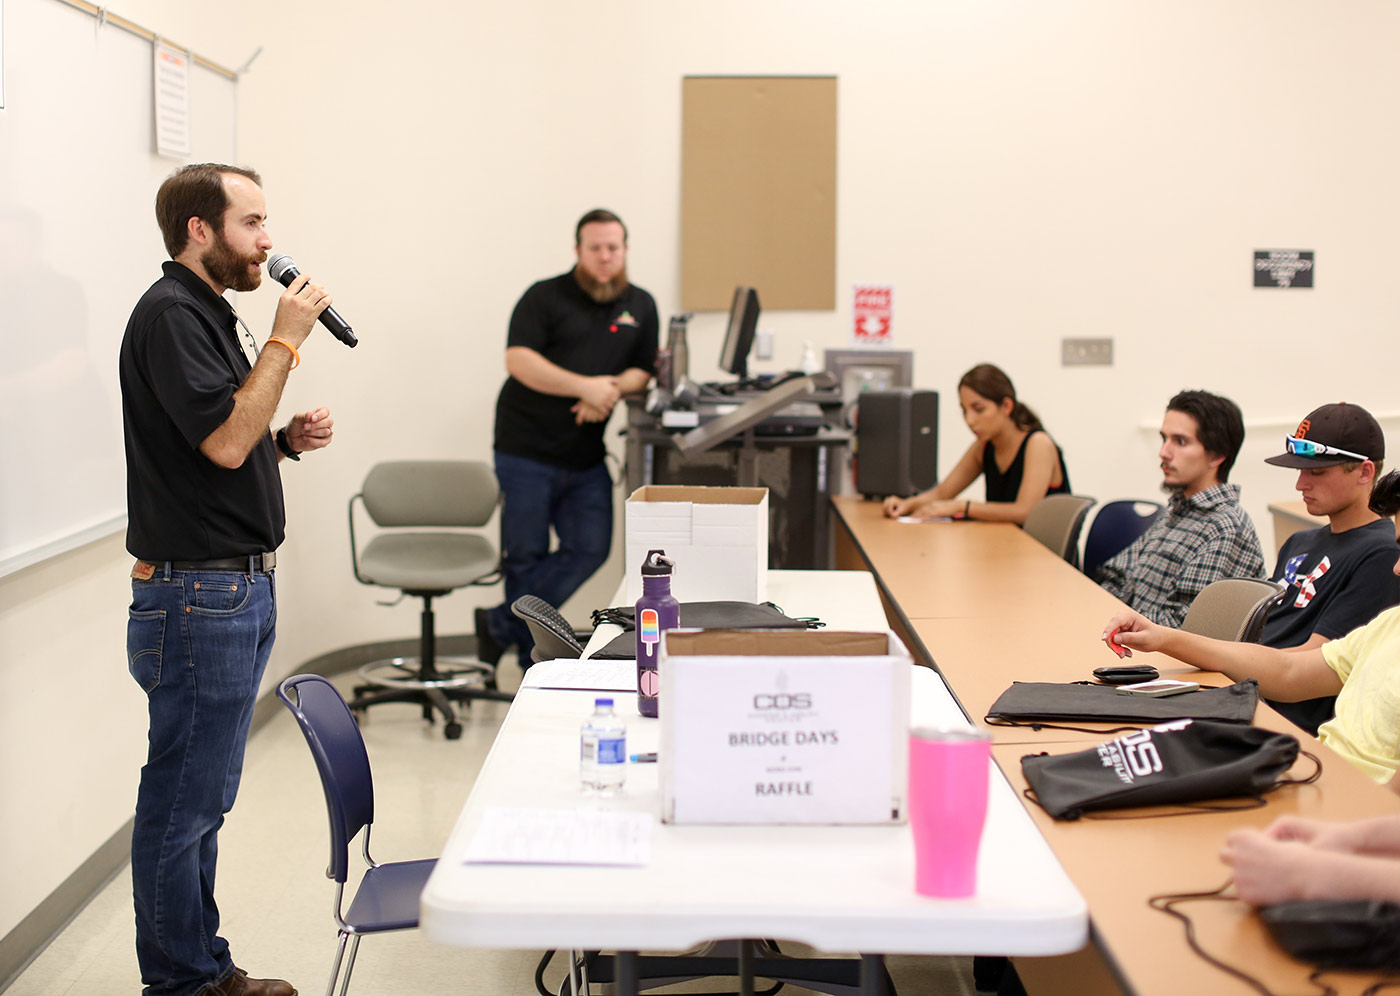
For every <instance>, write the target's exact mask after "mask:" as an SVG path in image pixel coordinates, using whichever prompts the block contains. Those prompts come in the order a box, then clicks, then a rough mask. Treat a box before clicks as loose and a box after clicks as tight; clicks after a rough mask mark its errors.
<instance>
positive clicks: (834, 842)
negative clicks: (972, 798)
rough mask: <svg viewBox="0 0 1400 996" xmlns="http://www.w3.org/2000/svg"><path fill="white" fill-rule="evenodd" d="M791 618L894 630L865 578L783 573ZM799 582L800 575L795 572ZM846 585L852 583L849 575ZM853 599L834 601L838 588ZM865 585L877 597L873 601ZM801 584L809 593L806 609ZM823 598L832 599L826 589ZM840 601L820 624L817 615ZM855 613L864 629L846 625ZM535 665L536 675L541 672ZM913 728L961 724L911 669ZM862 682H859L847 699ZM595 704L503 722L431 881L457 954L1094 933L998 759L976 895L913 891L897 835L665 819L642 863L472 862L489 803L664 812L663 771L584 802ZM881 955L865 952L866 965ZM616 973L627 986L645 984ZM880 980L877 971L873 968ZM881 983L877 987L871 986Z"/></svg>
mask: <svg viewBox="0 0 1400 996" xmlns="http://www.w3.org/2000/svg"><path fill="white" fill-rule="evenodd" d="M772 574H773V575H792V577H791V578H786V577H785V578H782V579H777V578H775V580H778V581H780V582H783V581H786V582H788V583H787V584H783V583H779V584H778V585H777V588H778V589H779V591H776V592H774V594H775V595H779V594H780V595H781V597H783V598H784V599H785V600H786V603H790V604H785V603H784V602H780V604H783V605H784V608H785V609H787V610H788V613H789V614H790V615H808V614H817V615H823V617H824V618H827V619H828V621H829V622H830V623H831V624H832V625H833V626H835V627H842V628H844V627H849V628H866V629H874V628H879V629H883V628H884V625H883V624H884V617H883V613H882V612H880V613H879V615H878V617H877V618H875V619H872V618H871V616H870V614H869V613H870V606H871V604H872V603H873V605H874V606H875V607H876V610H877V611H878V606H879V599H878V596H877V595H876V594H875V589H874V585H873V582H872V581H871V580H870V577H869V575H867V574H863V573H861V572H818V571H813V572H772ZM798 575H801V577H798ZM842 575H845V576H844V577H843V576H842ZM843 585H844V586H845V588H846V589H847V590H846V591H845V592H844V593H841V594H838V595H837V596H836V597H834V598H833V597H832V593H833V592H840V589H841V587H842V586H843ZM863 586H864V587H868V595H869V597H868V598H867V597H866V595H864V594H860V591H861V590H862V589H863ZM804 590H811V591H812V592H814V594H813V595H812V597H811V598H810V599H807V600H804V599H803V598H802V595H803V592H804ZM818 591H820V594H816V592H818ZM819 603H821V604H823V605H825V606H827V608H826V611H825V613H822V612H817V611H813V609H812V608H809V606H813V607H814V606H816V605H817V604H819ZM845 616H851V618H844V617H845ZM538 666H540V665H537V667H538ZM913 678H914V681H913V689H914V693H913V704H912V709H911V712H912V714H913V715H912V716H911V719H912V721H913V722H914V723H916V724H930V723H932V724H938V723H942V724H949V723H966V719H965V718H964V717H963V714H962V712H961V710H960V709H959V707H958V706H957V704H956V702H955V701H954V700H953V697H952V695H951V694H950V693H949V692H948V690H947V688H946V686H945V685H944V684H943V681H942V679H941V678H940V677H939V676H938V675H937V674H936V673H935V672H933V671H931V670H929V669H928V668H923V667H917V666H916V667H915V668H914V675H913ZM858 693H859V689H858V688H853V689H852V694H858ZM596 694H597V693H596V692H593V691H583V690H557V689H546V688H535V687H524V688H522V689H521V690H520V692H519V694H518V695H517V697H516V699H515V702H514V703H513V705H512V706H511V708H510V711H509V713H508V714H507V716H506V719H505V722H504V723H503V724H502V727H501V731H500V733H499V735H498V736H497V738H496V742H495V744H494V745H493V746H492V748H491V751H490V754H489V755H488V756H487V759H486V762H485V765H484V766H483V768H482V770H481V773H480V775H479V776H478V778H477V781H476V784H475V786H474V787H473V789H472V792H471V794H470V795H469V796H468V798H467V801H466V804H465V806H464V808H463V810H462V815H461V817H460V818H459V820H458V821H457V825H456V827H455V828H454V829H453V831H452V834H451V836H450V838H449V839H448V841H447V844H446V846H445V847H444V849H443V853H442V856H441V858H440V859H439V861H438V864H437V867H436V869H435V870H434V871H433V874H432V877H431V878H429V880H428V884H427V886H426V888H425V889H424V891H423V898H422V909H421V913H422V920H421V926H422V929H423V930H424V932H425V933H426V935H427V936H428V937H429V938H431V939H433V940H435V941H439V942H442V943H445V944H456V945H463V946H468V947H499V948H517V949H518V948H527V949H529V948H558V949H578V950H600V951H618V952H637V951H678V950H684V949H687V948H690V947H692V946H694V945H697V944H701V943H703V942H707V941H715V940H726V939H738V938H772V939H775V940H791V941H797V942H801V943H804V944H808V945H811V946H812V947H814V948H817V949H819V950H822V951H827V952H863V953H866V954H868V955H875V954H876V953H878V954H880V955H884V954H944V955H957V954H1008V955H1053V954H1064V953H1067V952H1071V951H1076V950H1078V949H1079V948H1081V947H1082V946H1083V945H1084V943H1085V941H1086V938H1087V929H1088V926H1087V924H1088V919H1087V914H1086V909H1085V904H1084V900H1083V899H1082V897H1081V896H1080V895H1079V893H1078V891H1077V890H1076V889H1075V887H1074V885H1073V884H1072V883H1071V882H1070V881H1069V879H1068V877H1067V876H1066V874H1065V872H1064V871H1063V870H1062V869H1061V867H1060V865H1059V862H1058V861H1057V860H1056V859H1055V857H1054V856H1053V854H1052V853H1051V851H1050V849H1049V847H1048V845H1047V844H1046V843H1045V840H1044V839H1043V838H1042V837H1041V835H1040V832H1039V831H1038V830H1037V829H1036V827H1035V825H1034V824H1033V822H1032V821H1031V819H1030V817H1029V815H1028V814H1027V813H1026V812H1025V810H1024V809H1023V808H1022V806H1021V803H1020V801H1019V800H1018V799H1017V797H1016V796H1015V794H1014V793H1013V791H1012V789H1011V787H1010V786H1009V785H1008V784H1007V782H1006V781H1005V779H1004V778H1003V777H1002V775H1001V773H1000V771H999V770H998V769H997V768H996V766H995V765H993V766H991V770H990V772H989V777H990V779H991V787H990V788H991V790H990V793H989V804H988V814H987V826H986V831H985V834H984V837H983V841H982V848H981V856H980V859H979V862H978V889H977V894H976V895H975V896H973V897H971V898H968V899H959V900H940V899H930V898H926V897H923V896H920V895H918V894H916V893H915V892H914V887H913V882H914V855H913V842H912V838H911V836H910V832H909V828H908V827H907V826H904V825H898V826H867V827H860V826H801V827H799V826H675V825H669V824H662V823H660V822H659V820H658V821H657V823H656V824H655V825H654V827H653V830H652V841H651V858H650V862H649V863H648V864H647V865H646V866H645V867H640V868H618V867H577V866H575V867H561V866H540V865H481V864H473V865H468V864H466V863H465V861H464V854H465V852H466V849H467V846H468V844H469V843H470V841H471V840H472V837H473V835H474V834H475V832H476V830H477V828H478V826H479V825H480V824H481V821H482V817H483V815H484V813H485V811H486V809H487V808H488V807H495V806H501V807H515V808H541V809H564V808H575V807H598V808H601V809H614V810H637V811H641V812H645V813H649V814H653V815H654V816H655V814H658V813H659V811H660V801H659V792H658V786H657V768H656V765H654V764H632V765H629V766H628V772H627V784H626V787H625V789H624V791H623V792H622V793H621V794H619V795H617V796H615V797H612V798H607V799H598V798H591V797H585V796H583V795H582V794H581V793H580V789H579V775H578V731H579V726H580V724H581V723H582V722H583V720H584V718H585V717H586V716H587V714H588V713H589V712H590V711H591V708H592V702H593V698H594V697H595V695H596ZM613 695H614V698H615V700H616V701H617V709H618V712H619V714H620V715H622V716H623V717H624V718H625V719H626V720H627V725H628V731H627V732H628V749H629V751H630V752H643V751H654V750H656V748H657V743H658V740H659V722H658V721H657V720H650V719H644V718H642V717H641V716H640V715H639V714H638V713H637V709H636V698H635V694H633V693H613ZM868 960H869V959H867V961H868ZM627 964H630V962H620V963H619V973H620V974H619V982H620V983H621V984H622V985H623V991H628V990H627V989H626V986H627V985H628V984H629V983H631V984H634V980H632V979H630V978H628V970H627V968H626V965H627ZM864 977H871V978H872V979H873V973H870V972H866V973H863V978H864ZM873 986H874V983H873V981H872V982H871V988H869V989H868V991H869V992H872V993H873V992H876V991H877V990H876V989H875V988H874V987H873Z"/></svg>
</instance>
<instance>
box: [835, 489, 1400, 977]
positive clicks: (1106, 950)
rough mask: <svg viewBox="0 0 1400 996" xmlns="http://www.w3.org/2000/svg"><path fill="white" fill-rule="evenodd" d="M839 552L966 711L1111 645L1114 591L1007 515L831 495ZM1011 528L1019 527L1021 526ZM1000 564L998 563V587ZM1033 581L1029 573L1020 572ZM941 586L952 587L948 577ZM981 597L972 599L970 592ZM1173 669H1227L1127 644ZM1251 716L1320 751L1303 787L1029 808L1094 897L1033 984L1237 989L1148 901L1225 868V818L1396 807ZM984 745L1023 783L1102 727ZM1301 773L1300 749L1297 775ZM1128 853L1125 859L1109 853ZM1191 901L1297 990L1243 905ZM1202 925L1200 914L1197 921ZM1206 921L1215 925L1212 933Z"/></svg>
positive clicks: (1246, 953) (1224, 935)
mask: <svg viewBox="0 0 1400 996" xmlns="http://www.w3.org/2000/svg"><path fill="white" fill-rule="evenodd" d="M833 504H834V507H835V511H836V520H837V530H838V531H837V534H836V536H835V537H834V541H835V550H836V560H837V563H838V564H839V565H841V566H843V567H848V568H853V567H858V566H868V567H869V568H870V569H871V570H872V571H873V572H874V573H875V575H876V581H877V583H878V584H879V587H880V591H881V595H882V597H883V598H884V599H885V602H886V605H885V610H886V614H887V616H888V617H889V618H890V619H892V620H893V621H894V622H895V623H896V624H897V625H898V626H901V627H903V628H904V629H905V630H906V631H907V633H908V634H909V636H908V639H907V641H906V642H908V643H909V645H910V648H911V650H914V651H915V652H917V653H918V654H919V655H920V656H922V657H923V658H924V660H925V661H926V662H927V663H929V664H931V665H936V667H937V668H938V670H939V671H940V672H941V673H942V674H943V676H944V678H945V680H946V681H947V683H948V685H949V687H950V688H951V690H952V691H953V693H954V694H955V695H956V696H957V697H958V699H959V701H960V702H961V703H962V705H963V706H964V708H965V709H966V710H967V712H968V714H969V715H971V716H973V717H974V718H977V719H980V718H981V717H982V716H984V715H985V714H986V711H987V707H988V706H990V705H991V703H992V701H993V700H994V699H995V698H996V696H997V695H999V694H1000V693H1001V691H1002V690H1004V689H1005V688H1006V687H1007V686H1008V685H1010V684H1011V682H1012V681H1017V680H1019V681H1076V680H1082V679H1084V678H1086V677H1088V675H1089V672H1090V671H1091V670H1092V669H1093V668H1094V667H1098V666H1099V665H1100V664H1106V663H1112V661H1113V660H1114V658H1113V657H1112V655H1111V654H1109V652H1108V651H1107V649H1105V648H1104V647H1103V645H1102V643H1100V642H1099V635H1100V633H1102V631H1103V625H1104V623H1105V622H1107V621H1108V619H1109V618H1110V617H1111V616H1112V614H1113V613H1114V612H1115V611H1117V609H1118V608H1120V607H1121V605H1120V603H1119V602H1118V600H1117V599H1115V598H1113V597H1112V596H1110V595H1108V594H1107V592H1105V591H1103V589H1101V588H1099V587H1098V586H1097V585H1096V584H1094V583H1093V582H1092V581H1090V580H1089V579H1088V578H1086V577H1084V576H1083V575H1082V574H1080V573H1079V572H1078V571H1074V570H1073V569H1069V570H1068V571H1066V570H1065V568H1067V567H1068V565H1067V564H1065V563H1064V562H1063V561H1061V560H1060V559H1059V558H1057V557H1055V556H1054V554H1052V553H1050V551H1048V550H1046V549H1045V548H1044V547H1042V546H1040V545H1039V544H1038V543H1035V542H1034V541H1033V540H1031V539H1030V537H1028V536H1025V535H1024V534H1021V531H1020V530H1017V529H1015V527H1013V526H1004V525H996V524H991V523H926V524H919V525H905V524H901V523H896V522H894V521H892V520H889V519H886V518H885V517H884V515H883V513H882V512H881V510H880V507H879V506H878V505H875V504H874V503H870V502H863V501H860V500H858V499H855V498H847V497H839V498H837V499H835V500H834V503H833ZM1014 534H1020V535H1019V537H1018V536H1017V535H1014ZM998 575H1000V577H999V580H1000V583H999V584H998V583H997V582H998ZM1027 578H1031V579H1034V582H1035V583H1031V584H1028V583H1027V582H1026V580H1025V579H1027ZM944 589H961V590H947V591H945V590H944ZM974 591H975V592H976V593H977V594H978V596H980V598H982V599H984V600H985V601H983V602H981V603H980V604H979V603H978V601H977V599H975V598H973V597H972V596H971V595H970V594H969V593H970V592H974ZM1135 660H1141V661H1142V662H1144V663H1151V664H1154V665H1156V666H1157V667H1158V668H1159V669H1161V671H1162V673H1163V674H1164V675H1166V676H1169V677H1178V676H1189V677H1190V678H1191V680H1194V681H1201V682H1202V684H1223V683H1225V682H1226V681H1227V680H1228V679H1225V678H1224V676H1222V675H1218V674H1215V673H1213V672H1201V671H1197V670H1196V669H1195V668H1189V667H1185V666H1183V665H1181V664H1179V663H1177V662H1176V661H1173V660H1172V659H1170V658H1167V657H1163V656H1161V655H1158V654H1143V655H1138V657H1136V658H1135ZM1255 723H1256V724H1257V725H1259V726H1263V727H1267V728H1270V729H1275V730H1286V731H1288V732H1290V733H1291V734H1293V735H1294V736H1296V737H1297V738H1298V740H1299V741H1300V743H1301V745H1302V747H1303V749H1304V750H1307V751H1310V752H1312V753H1314V754H1316V755H1318V756H1319V757H1320V758H1321V759H1322V762H1323V774H1322V777H1321V778H1320V779H1319V780H1318V781H1317V782H1316V783H1315V784H1313V785H1308V786H1297V787H1291V788H1286V789H1282V790H1280V791H1278V792H1275V793H1273V794H1271V795H1269V796H1268V797H1267V805H1266V806H1265V807H1264V808H1262V809H1258V810H1252V811H1249V812H1244V813H1230V814H1209V815H1199V816H1188V817H1178V818H1170V819H1158V820H1152V819H1147V820H1126V821H1125V820H1113V821H1093V820H1081V821H1079V822H1073V823H1064V822H1056V821H1054V820H1051V819H1050V818H1049V817H1048V816H1046V815H1045V814H1044V813H1043V812H1041V811H1040V810H1039V809H1038V807H1034V806H1029V807H1028V808H1030V809H1031V812H1032V815H1033V817H1034V818H1035V821H1036V823H1037V825H1038V826H1039V827H1040V828H1041V830H1042V832H1043V833H1044V834H1045V836H1046V839H1047V840H1048V841H1049V843H1050V845H1051V848H1052V849H1053V850H1054V851H1055V854H1056V856H1057V857H1058V858H1059V859H1060V861H1061V863H1062V864H1063V865H1064V867H1065V869H1066V870H1067V871H1068V872H1069V874H1070V877H1071V878H1072V879H1073V880H1074V882H1075V884H1076V885H1077V886H1078V887H1079V888H1080V889H1081V890H1082V891H1083V892H1084V895H1085V899H1086V900H1087V902H1088V903H1089V912H1090V918H1091V921H1092V924H1093V928H1092V932H1093V938H1094V941H1095V944H1094V945H1093V946H1092V947H1091V948H1088V949H1086V950H1085V951H1084V952H1080V953H1079V954H1078V955H1077V956H1076V957H1075V958H1074V960H1073V963H1072V966H1070V967H1067V965H1069V963H1067V962H1066V961H1064V960H1061V959H1051V960H1048V961H1037V960H1035V959H1031V960H1029V961H1027V960H1025V959H1021V958H1017V960H1016V964H1017V968H1018V969H1019V970H1020V971H1021V975H1022V980H1023V981H1024V982H1025V983H1026V987H1027V990H1028V991H1029V992H1030V993H1032V996H1040V994H1042V993H1065V994H1066V996H1068V994H1074V996H1087V994H1091V993H1123V992H1127V993H1135V994H1141V996H1177V994H1179V993H1183V992H1189V993H1192V994H1198V993H1209V994H1221V996H1235V994H1239V996H1247V994H1248V993H1250V992H1251V990H1250V989H1249V988H1248V987H1247V986H1245V984H1244V983H1242V982H1240V981H1239V980H1237V979H1234V978H1232V977H1230V976H1228V975H1225V974H1224V973H1222V972H1219V971H1218V970H1216V969H1213V968H1211V967H1209V966H1208V965H1206V964H1205V963H1204V962H1201V961H1200V960H1199V959H1198V958H1197V957H1196V956H1195V955H1194V954H1193V953H1192V952H1191V951H1190V949H1189V948H1188V946H1187V945H1186V942H1185V939H1184V937H1183V935H1182V930H1181V926H1180V925H1179V924H1178V923H1177V922H1176V921H1174V920H1171V919H1169V918H1168V917H1166V916H1164V915H1162V914H1160V913H1156V912H1154V911H1152V910H1150V909H1149V908H1148V906H1147V905H1146V901H1147V898H1148V897H1149V896H1151V895H1154V894H1156V893H1165V892H1185V891H1197V890H1200V891H1204V890H1207V889H1211V888H1214V887H1216V886H1218V885H1220V884H1221V883H1222V882H1223V881H1225V879H1226V878H1227V876H1228V871H1227V869H1226V868H1225V866H1224V865H1222V864H1220V862H1219V859H1218V854H1219V850H1220V845H1221V843H1222V842H1223V840H1224V837H1225V833H1226V832H1227V830H1229V829H1231V828H1234V827H1238V826H1257V827H1263V826H1267V825H1268V824H1269V823H1270V822H1272V821H1273V820H1274V819H1275V818H1277V817H1278V816H1281V815H1284V814H1285V813H1298V814H1300V815H1304V816H1310V817H1314V818H1320V819H1334V820H1348V819H1356V818H1360V817H1364V816H1377V815H1382V814H1386V813H1392V814H1393V813H1395V812H1396V811H1397V810H1398V809H1400V800H1397V799H1396V798H1395V796H1393V795H1392V794H1391V793H1389V792H1387V791H1386V790H1385V789H1384V788H1383V787H1381V786H1379V785H1377V784H1376V783H1374V782H1372V781H1370V780H1369V779H1367V778H1366V777H1365V776H1363V775H1361V774H1360V772H1358V771H1357V770H1356V769H1355V768H1353V767H1351V765H1350V764H1348V763H1347V762H1346V761H1344V760H1343V759H1342V758H1340V757H1338V756H1337V755H1336V754H1334V753H1333V752H1332V751H1330V750H1329V749H1327V748H1326V747H1323V746H1322V745H1321V744H1319V743H1318V742H1317V741H1316V740H1314V739H1313V738H1312V737H1309V736H1308V735H1307V734H1305V733H1302V732H1301V731H1300V730H1298V729H1297V728H1295V727H1293V726H1291V724H1288V723H1287V721H1286V720H1284V719H1283V718H1282V717H1280V716H1279V715H1278V714H1277V713H1275V712H1274V711H1273V710H1272V709H1270V708H1268V706H1266V705H1264V704H1263V703H1261V704H1260V706H1259V711H1258V712H1257V714H1256V716H1255ZM993 736H994V738H995V742H994V745H993V748H992V753H993V757H994V758H995V759H996V760H997V763H998V764H999V765H1000V767H1001V768H1002V771H1003V772H1004V774H1005V775H1006V777H1007V779H1008V780H1009V781H1010V783H1011V784H1012V786H1013V787H1015V788H1016V789H1017V790H1018V791H1019V790H1020V789H1022V788H1024V786H1025V782H1024V780H1023V779H1022V778H1021V773H1020V758H1021V756H1022V755H1024V754H1028V753H1035V752H1039V751H1041V750H1049V751H1050V752H1052V753H1068V752H1069V751H1072V750H1075V749H1080V748H1082V747H1086V746H1088V745H1089V744H1091V743H1094V742H1097V741H1099V740H1102V739H1104V737H1105V736H1106V734H1096V733H1084V732H1075V731H1064V730H1044V731H1041V732H1036V731H1034V730H1029V729H1011V730H1007V729H1002V728H998V729H994V730H993ZM1310 770H1311V764H1310V763H1309V762H1306V761H1300V762H1299V765H1298V767H1297V768H1296V769H1295V773H1302V772H1306V771H1310ZM1128 854H1131V855H1135V856H1137V857H1135V858H1134V859H1133V860H1130V861H1129V860H1121V859H1119V858H1117V857H1115V856H1116V855H1128ZM1215 906H1216V907H1219V908H1218V909H1215V908H1210V907H1211V904H1197V905H1194V906H1193V907H1192V908H1191V910H1190V913H1191V914H1192V915H1193V916H1197V915H1199V918H1200V921H1199V922H1200V923H1201V924H1202V928H1201V929H1202V930H1203V931H1204V936H1205V937H1206V939H1207V940H1208V941H1215V942H1218V943H1217V944H1216V945H1209V944H1208V946H1210V947H1212V950H1214V951H1215V952H1216V953H1217V954H1222V955H1224V956H1225V957H1224V960H1225V961H1227V962H1228V963H1230V964H1234V965H1240V966H1242V967H1244V968H1246V969H1247V970H1248V971H1250V972H1252V973H1254V974H1255V975H1257V976H1259V977H1260V978H1261V979H1263V980H1264V981H1265V982H1266V983H1268V984H1269V985H1270V986H1271V987H1272V988H1273V989H1274V990H1275V991H1276V992H1303V991H1308V988H1309V987H1307V986H1304V985H1302V980H1304V979H1305V978H1306V976H1307V973H1308V969H1306V968H1304V967H1303V966H1300V965H1299V964H1298V963H1296V962H1294V961H1293V960H1292V959H1290V958H1288V957H1287V956H1285V955H1283V954H1282V952H1281V951H1279V949H1278V948H1277V947H1275V946H1274V945H1273V944H1272V942H1271V941H1269V940H1268V939H1267V938H1266V937H1265V935H1264V932H1263V929H1262V927H1261V926H1260V925H1259V923H1258V919H1257V917H1254V916H1252V915H1249V914H1248V913H1247V912H1246V911H1245V909H1244V907H1243V906H1240V905H1236V904H1230V905H1226V904H1215ZM1207 924H1208V925H1209V926H1208V927H1207V926H1205V925H1207ZM1212 930H1213V931H1216V933H1215V934H1214V935H1212V934H1211V933H1210V932H1211V931H1212ZM1329 981H1333V982H1335V983H1336V984H1337V986H1338V988H1339V989H1340V990H1341V992H1343V993H1357V992H1360V991H1361V990H1362V989H1364V988H1365V986H1366V985H1367V984H1368V983H1369V982H1370V981H1373V977H1366V978H1361V977H1355V976H1353V977H1341V976H1329Z"/></svg>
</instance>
